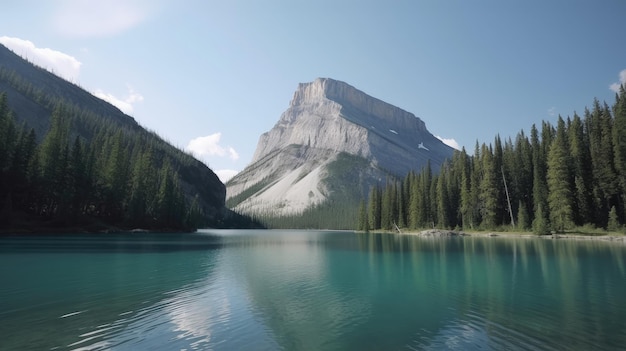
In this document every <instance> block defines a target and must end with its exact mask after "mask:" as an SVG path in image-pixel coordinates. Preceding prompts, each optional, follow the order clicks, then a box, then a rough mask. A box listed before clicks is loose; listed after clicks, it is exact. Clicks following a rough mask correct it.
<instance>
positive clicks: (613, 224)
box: [606, 206, 620, 232]
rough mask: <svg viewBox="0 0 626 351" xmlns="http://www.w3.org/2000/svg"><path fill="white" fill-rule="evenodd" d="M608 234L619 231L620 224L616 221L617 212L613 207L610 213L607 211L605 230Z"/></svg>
mask: <svg viewBox="0 0 626 351" xmlns="http://www.w3.org/2000/svg"><path fill="white" fill-rule="evenodd" d="M606 229H607V230H608V231H610V232H616V231H618V230H619V229H620V224H619V221H618V219H617V210H616V209H615V206H613V207H611V211H609V223H608V225H607V228H606Z"/></svg>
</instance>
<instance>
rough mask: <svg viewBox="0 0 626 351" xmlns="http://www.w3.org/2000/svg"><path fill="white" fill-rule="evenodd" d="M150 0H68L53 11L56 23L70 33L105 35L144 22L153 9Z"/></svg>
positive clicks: (70, 34)
mask: <svg viewBox="0 0 626 351" xmlns="http://www.w3.org/2000/svg"><path fill="white" fill-rule="evenodd" d="M150 7H151V1H149V0H107V1H88V0H64V1H62V2H61V3H60V6H59V8H58V9H57V11H56V12H54V13H53V14H52V16H53V17H52V24H53V26H54V28H55V29H56V30H57V31H58V32H59V33H61V34H63V35H66V36H69V37H82V38H88V37H104V36H112V35H115V34H118V33H121V32H123V31H125V30H128V29H130V28H132V27H134V26H136V25H138V24H139V23H141V22H143V21H144V20H145V19H146V18H147V17H148V15H149V13H150V11H151V8H150Z"/></svg>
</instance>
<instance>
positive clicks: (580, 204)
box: [366, 88, 626, 235]
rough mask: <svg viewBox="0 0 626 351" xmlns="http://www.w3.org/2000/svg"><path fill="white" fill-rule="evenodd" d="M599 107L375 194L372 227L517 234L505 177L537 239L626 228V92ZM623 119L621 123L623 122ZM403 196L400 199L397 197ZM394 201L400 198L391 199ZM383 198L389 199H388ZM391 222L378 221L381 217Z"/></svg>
mask: <svg viewBox="0 0 626 351" xmlns="http://www.w3.org/2000/svg"><path fill="white" fill-rule="evenodd" d="M613 111H614V113H615V117H613V116H612V115H611V109H610V108H609V107H608V106H606V104H605V105H604V106H601V105H600V103H599V102H598V101H597V100H596V101H594V107H593V110H592V111H591V112H590V111H588V110H586V111H585V117H584V118H581V117H580V116H578V115H576V114H574V118H573V119H571V120H570V119H568V120H567V122H566V121H565V120H563V118H561V117H559V120H558V124H557V128H554V127H553V126H552V125H551V124H550V123H548V122H545V121H544V122H542V124H541V131H539V130H538V129H537V128H536V127H535V126H534V125H533V126H532V127H531V132H530V138H529V137H527V136H526V134H525V133H524V132H523V131H521V132H520V133H519V134H518V135H517V136H516V138H515V142H513V141H511V140H510V139H509V140H507V141H506V142H505V143H504V145H503V144H502V141H501V140H500V138H499V137H496V138H495V140H494V144H493V145H486V144H484V143H483V144H479V143H478V142H477V143H476V147H475V151H474V155H473V156H468V155H467V154H466V152H465V150H461V151H458V152H456V153H455V154H454V156H453V157H452V159H451V160H450V161H448V162H447V163H445V164H444V165H442V168H441V169H440V170H438V173H437V174H435V175H433V174H432V173H431V170H430V168H429V167H427V168H425V169H424V170H422V172H419V173H413V172H411V173H409V174H407V175H406V177H405V178H404V180H402V182H401V184H402V187H403V188H404V189H405V190H404V191H397V186H395V187H393V186H392V187H390V186H389V185H387V186H386V187H385V188H384V189H381V188H378V189H372V190H371V192H370V196H369V199H368V203H367V205H366V207H367V209H368V212H367V214H368V218H369V225H370V227H369V229H371V230H376V229H389V228H388V227H389V223H393V222H396V223H403V222H402V218H400V213H402V211H398V212H397V213H396V212H394V209H393V205H392V204H393V203H397V204H406V213H402V216H404V217H405V218H406V221H405V222H404V223H405V224H406V226H408V227H409V228H411V229H417V228H425V227H431V226H432V225H435V224H436V225H437V226H438V227H441V228H457V227H458V228H465V229H468V228H470V229H477V228H479V227H480V228H482V229H485V230H498V229H500V230H502V229H506V228H509V223H510V214H509V213H507V212H508V206H507V205H506V201H507V200H506V197H505V193H504V183H503V178H506V180H507V183H508V189H509V195H510V200H511V212H512V213H513V214H516V215H517V221H518V227H519V228H521V229H530V228H532V230H533V231H534V232H535V233H537V234H541V235H543V234H549V233H550V232H551V229H553V230H556V231H559V232H563V231H565V230H573V228H575V226H581V225H583V224H586V223H588V224H587V225H591V226H593V227H599V228H606V227H607V226H608V225H609V224H610V227H611V228H618V229H619V228H623V227H624V223H625V221H626V218H625V217H626V206H625V201H626V188H625V186H626V185H625V183H626V180H624V179H626V177H625V176H623V174H624V172H626V170H624V169H623V165H624V164H626V163H625V161H624V160H623V159H622V157H623V156H622V155H623V154H625V153H626V151H624V150H626V148H625V147H624V145H623V144H624V140H626V136H624V135H625V133H626V129H624V128H626V124H624V123H626V122H624V121H626V116H625V115H624V113H626V102H625V98H624V96H623V88H622V93H621V94H620V95H618V96H617V97H616V104H615V106H614V108H613ZM618 117H619V118H618ZM392 194H395V195H392ZM392 196H395V197H396V198H397V199H396V201H395V202H393V201H390V199H391V198H392ZM381 199H382V200H381ZM381 217H382V218H383V220H382V221H380V222H379V221H378V218H381Z"/></svg>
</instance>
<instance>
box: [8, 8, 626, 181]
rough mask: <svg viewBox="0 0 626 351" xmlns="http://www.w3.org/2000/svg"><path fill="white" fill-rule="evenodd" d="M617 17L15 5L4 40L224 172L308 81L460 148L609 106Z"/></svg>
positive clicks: (237, 164) (621, 12) (619, 68)
mask: <svg viewBox="0 0 626 351" xmlns="http://www.w3.org/2000/svg"><path fill="white" fill-rule="evenodd" d="M625 18H626V1H622V0H603V1H592V0H588V1H578V0H553V1H543V0H542V1H497V0H490V1H487V0H484V1H483V0H477V1H460V0H459V1H435V0H430V1H419V0H414V1H367V0H360V1H355V0H345V1H326V0H324V1H293V0H292V1H287V0H285V1H272V0H268V1H253V0H250V1H233V0H230V1H211V0H200V1H191V0H190V1H185V0H182V1H181V0H178V1H169V0H109V1H96V0H93V1H85V0H47V1H38V0H9V1H8V2H4V3H3V5H2V11H1V12H0V42H1V43H4V44H5V45H7V46H10V47H11V48H12V49H13V50H14V51H16V52H18V53H19V54H21V55H24V56H26V57H28V59H29V60H31V61H33V62H35V63H38V64H39V65H41V66H44V67H47V68H49V69H51V70H53V71H54V72H55V73H57V74H59V75H62V76H64V77H66V78H67V79H69V80H71V81H74V82H76V83H78V84H79V85H81V86H82V87H83V88H85V89H87V90H89V91H91V92H92V93H94V94H96V95H97V96H100V97H103V98H105V99H108V100H109V101H111V102H114V103H115V104H117V105H118V106H119V107H121V108H122V109H123V110H124V111H126V112H127V113H128V114H129V115H131V116H133V117H134V118H135V119H136V120H137V121H138V122H139V123H141V124H142V125H143V126H145V127H146V128H148V129H151V130H154V131H156V132H158V133H159V134H160V135H161V136H162V137H164V138H165V139H167V140H169V141H170V142H172V143H173V144H174V145H176V146H178V147H180V148H187V149H192V150H193V152H194V153H195V154H196V155H197V157H198V158H200V159H201V160H203V161H204V162H205V163H207V164H208V165H209V166H210V167H211V168H212V169H213V170H214V171H216V172H217V173H218V174H220V175H221V176H223V177H226V176H227V175H229V174H230V175H232V173H233V172H234V171H239V170H242V169H243V168H244V167H245V166H246V165H247V164H248V163H249V161H250V159H251V158H252V155H253V153H254V150H255V148H256V144H257V141H258V138H259V136H260V135H261V134H262V133H264V132H266V131H268V130H270V129H271V128H272V126H273V125H274V124H275V123H276V121H277V120H278V118H279V117H280V114H281V113H282V112H283V111H284V110H285V109H286V108H287V107H288V105H289V101H290V99H291V97H292V95H293V92H294V90H295V89H296V87H297V86H298V83H301V82H309V81H312V80H314V79H315V78H317V77H330V78H334V79H338V80H342V81H345V82H347V83H349V84H351V85H353V86H355V87H356V88H358V89H360V90H363V91H364V92H366V93H368V94H370V95H372V96H375V97H377V98H379V99H381V100H384V101H386V102H389V103H391V104H393V105H396V106H398V107H401V108H403V109H405V110H407V111H409V112H412V113H414V114H415V115H417V116H418V117H420V118H421V119H422V120H423V121H424V122H425V123H426V126H427V128H428V129H429V130H430V131H431V132H432V133H433V134H435V135H438V136H440V137H442V138H446V139H453V140H454V141H455V142H456V143H457V144H458V145H460V146H465V147H466V148H467V149H468V151H470V152H471V151H473V148H474V144H475V142H476V140H478V141H480V142H491V141H492V140H493V138H494V136H495V135H496V134H498V133H499V134H500V135H501V136H502V137H503V138H507V137H509V136H510V137H514V136H515V135H516V134H517V132H519V131H520V130H521V129H524V130H525V131H526V132H528V131H529V129H530V126H531V125H532V124H533V123H540V122H541V121H542V120H548V121H552V122H553V121H556V119H557V117H558V115H559V114H561V115H562V116H563V117H566V116H571V115H572V114H573V112H574V111H577V112H579V113H582V112H583V110H584V108H585V106H590V105H591V103H592V101H593V98H594V97H597V98H598V99H599V100H600V101H607V102H608V103H609V104H611V103H613V101H614V96H615V92H614V91H613V90H611V88H610V87H611V85H613V88H615V86H616V85H615V84H616V83H617V84H620V82H621V83H623V82H625V81H626V44H625V41H624V40H625V38H626V36H625V35H624V31H625V29H624V28H625V27H624V23H625V22H624V21H625ZM620 79H621V80H620Z"/></svg>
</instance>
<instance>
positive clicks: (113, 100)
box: [93, 86, 143, 115]
mask: <svg viewBox="0 0 626 351" xmlns="http://www.w3.org/2000/svg"><path fill="white" fill-rule="evenodd" d="M93 95H95V96H97V97H99V98H100V99H102V100H104V101H106V102H108V103H110V104H111V105H113V106H115V107H117V108H119V109H120V110H122V112H124V113H125V114H127V115H130V114H132V113H133V111H134V110H135V109H134V106H133V105H134V104H135V103H137V102H142V101H143V95H141V94H139V93H138V92H136V91H135V90H134V89H133V88H132V87H131V86H128V95H127V96H126V97H125V98H123V99H119V98H117V97H115V96H114V95H113V94H110V93H106V92H104V91H102V90H101V89H97V90H96V91H95V92H94V93H93Z"/></svg>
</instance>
